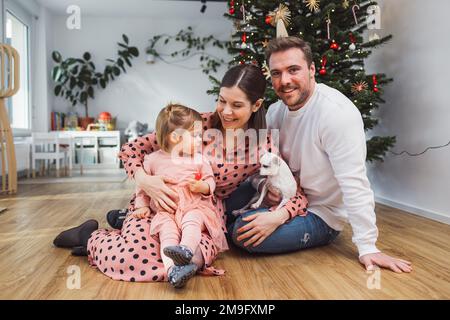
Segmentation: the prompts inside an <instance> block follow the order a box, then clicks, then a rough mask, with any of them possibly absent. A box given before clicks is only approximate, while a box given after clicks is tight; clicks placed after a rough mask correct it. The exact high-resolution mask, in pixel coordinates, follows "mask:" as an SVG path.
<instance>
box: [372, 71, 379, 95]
mask: <svg viewBox="0 0 450 320" xmlns="http://www.w3.org/2000/svg"><path fill="white" fill-rule="evenodd" d="M372 82H373V92H378V91H380V89H379V88H378V80H377V75H376V74H374V75H373V76H372Z"/></svg>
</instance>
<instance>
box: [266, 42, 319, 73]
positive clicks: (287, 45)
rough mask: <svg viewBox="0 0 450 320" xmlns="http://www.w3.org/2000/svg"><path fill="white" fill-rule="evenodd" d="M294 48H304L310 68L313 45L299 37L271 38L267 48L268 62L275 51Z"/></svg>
mask: <svg viewBox="0 0 450 320" xmlns="http://www.w3.org/2000/svg"><path fill="white" fill-rule="evenodd" d="M292 48H298V49H300V50H302V52H303V54H304V55H305V59H306V62H307V63H308V68H309V67H310V66H311V64H312V63H313V54H312V50H311V46H310V45H309V43H308V42H306V41H304V40H302V39H300V38H298V37H281V38H275V39H272V40H270V41H269V44H268V46H267V48H266V60H267V63H269V59H270V56H271V55H272V54H273V53H276V52H282V51H286V50H289V49H292Z"/></svg>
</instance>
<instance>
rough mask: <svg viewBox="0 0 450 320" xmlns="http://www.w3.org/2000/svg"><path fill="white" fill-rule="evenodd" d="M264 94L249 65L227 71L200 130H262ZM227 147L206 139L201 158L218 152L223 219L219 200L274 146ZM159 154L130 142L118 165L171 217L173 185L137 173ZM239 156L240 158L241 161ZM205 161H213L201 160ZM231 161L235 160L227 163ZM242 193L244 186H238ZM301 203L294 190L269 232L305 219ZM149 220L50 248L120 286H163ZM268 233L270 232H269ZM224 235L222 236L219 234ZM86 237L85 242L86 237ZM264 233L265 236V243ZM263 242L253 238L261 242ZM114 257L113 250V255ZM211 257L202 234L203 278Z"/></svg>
mask: <svg viewBox="0 0 450 320" xmlns="http://www.w3.org/2000/svg"><path fill="white" fill-rule="evenodd" d="M265 89H266V80H265V77H264V75H263V74H262V72H261V70H260V69H259V68H258V67H256V66H253V65H239V66H236V67H233V68H231V69H230V70H229V71H228V72H227V73H226V74H225V76H224V78H223V80H222V83H221V86H220V95H219V100H218V103H217V108H216V112H214V113H204V114H202V120H203V129H204V130H205V131H206V130H209V129H217V130H219V131H220V132H221V133H222V135H223V136H224V137H225V136H226V131H230V130H231V132H239V131H238V130H239V129H243V130H248V129H254V130H257V131H258V130H260V129H265V128H266V123H265V111H264V109H263V107H262V104H263V97H264V93H265ZM226 137H227V141H226V143H223V144H222V146H220V144H219V143H217V141H216V140H215V139H211V137H208V135H206V136H204V137H203V139H204V140H203V150H202V152H203V153H204V155H205V153H209V152H211V150H215V151H217V150H220V154H217V159H216V161H215V162H214V161H213V162H212V169H213V172H214V177H215V181H216V191H215V201H216V203H217V206H218V208H219V211H220V212H221V213H222V215H223V216H222V217H223V219H226V217H225V206H224V201H223V200H224V199H226V198H228V197H229V196H230V194H231V193H232V192H233V191H235V190H236V189H237V188H238V187H240V186H241V184H242V183H243V182H244V181H245V180H247V178H248V177H250V176H252V175H254V174H255V173H257V172H258V170H259V164H258V162H257V161H256V162H250V161H249V159H250V158H252V159H253V158H254V155H255V154H258V151H259V152H260V151H262V149H263V148H264V149H267V150H268V151H269V152H270V151H272V152H277V149H276V146H273V145H272V143H271V138H270V136H267V137H264V141H258V144H257V145H254V144H252V143H250V141H246V143H245V145H242V144H240V145H235V148H234V149H233V150H229V149H227V150H226V149H225V148H224V146H226V145H227V144H228V143H233V142H236V138H234V137H233V136H231V137H230V135H228V136H226ZM158 149H159V146H158V144H157V142H156V137H155V134H149V135H147V136H144V137H142V138H139V139H136V140H135V141H134V142H133V143H130V144H126V145H124V146H123V148H122V150H121V153H120V159H121V160H122V162H123V164H124V167H125V170H126V172H127V174H128V175H129V176H130V177H131V178H134V180H135V181H136V184H137V186H138V187H139V188H140V189H142V190H144V191H145V192H146V193H147V194H148V195H149V196H150V198H151V199H153V200H154V201H155V203H157V204H158V205H159V206H160V207H161V208H163V209H165V210H166V211H167V212H175V210H176V208H177V195H176V193H175V192H174V191H173V190H172V189H171V188H170V184H175V183H176V181H173V180H171V179H167V178H164V177H160V176H150V175H147V173H146V172H145V171H144V170H143V168H142V162H143V158H144V156H145V155H146V154H149V153H151V152H154V151H156V150H158ZM243 154H244V156H242V155H243ZM238 155H239V156H240V157H242V158H240V159H237V160H238V164H236V163H235V161H230V162H229V161H223V159H224V157H225V159H228V158H229V157H232V158H233V156H234V157H236V156H238ZM206 156H208V157H211V156H214V155H212V154H206ZM233 159H235V160H236V158H233ZM242 187H244V186H242ZM306 205H307V200H306V197H304V195H303V194H302V192H301V188H299V189H298V192H297V196H296V197H294V198H293V199H291V201H290V202H289V203H287V204H286V205H285V206H284V207H283V208H282V209H280V210H277V211H273V212H272V213H271V215H270V218H271V219H272V226H273V227H272V229H273V230H275V229H276V228H277V227H278V226H280V225H282V224H283V223H284V222H286V221H287V220H288V219H289V218H293V217H295V216H297V215H306ZM133 210H134V198H133V199H132V200H131V201H130V205H129V211H130V212H132V211H133ZM150 221H151V220H150V219H136V218H134V217H133V215H131V214H130V215H128V216H127V218H126V219H125V221H124V223H123V227H122V229H121V230H120V231H119V230H114V231H107V230H96V231H95V229H96V227H97V226H96V223H95V221H92V220H91V221H88V222H86V223H85V224H83V225H81V226H79V227H77V228H74V229H71V230H68V231H66V232H63V233H62V234H60V235H59V236H58V237H57V238H56V239H55V242H54V243H55V245H56V246H60V247H73V248H75V249H74V253H75V254H77V253H83V251H86V253H87V255H88V259H89V262H90V263H91V265H93V266H96V267H98V269H99V270H100V271H102V272H103V273H104V274H105V275H107V276H109V277H111V278H112V279H115V280H124V281H165V280H167V275H166V273H165V271H164V267H163V264H162V260H161V257H160V255H159V252H160V249H159V242H158V239H155V238H153V237H150V236H149V229H150ZM273 230H272V231H273ZM223 231H224V232H226V230H223ZM87 234H90V237H89V236H87ZM269 235H270V233H269V232H267V234H266V237H267V236H269ZM264 239H265V238H263V237H261V238H259V241H263V240H264ZM113 248H120V251H119V252H120V256H119V255H116V256H110V255H109V254H108V251H110V250H112V249H113ZM114 251H117V250H114ZM216 255H217V249H216V248H215V247H214V245H212V241H211V239H210V238H209V236H208V235H207V234H202V241H201V246H200V250H199V251H198V252H196V253H195V256H194V259H193V261H194V262H196V261H197V262H198V263H200V264H201V265H199V268H200V269H201V270H202V271H203V273H207V274H216V273H217V271H216V270H214V269H213V268H211V264H212V262H213V261H214V259H215V257H216Z"/></svg>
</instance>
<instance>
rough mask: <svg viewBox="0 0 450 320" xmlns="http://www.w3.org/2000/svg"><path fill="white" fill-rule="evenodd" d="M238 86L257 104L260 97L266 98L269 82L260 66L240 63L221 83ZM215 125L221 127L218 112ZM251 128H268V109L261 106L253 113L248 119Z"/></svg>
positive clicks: (229, 71)
mask: <svg viewBox="0 0 450 320" xmlns="http://www.w3.org/2000/svg"><path fill="white" fill-rule="evenodd" d="M234 86H237V87H238V88H239V89H241V90H242V91H243V92H244V93H245V95H246V96H247V99H248V100H249V101H250V102H251V103H252V104H255V103H256V102H257V101H258V100H259V99H264V94H265V92H266V87H267V82H266V78H265V77H264V74H263V73H262V71H261V69H260V68H259V67H258V66H255V65H253V64H240V65H238V66H235V67H232V68H231V69H229V70H228V71H227V73H225V76H224V77H223V79H222V83H221V84H220V87H221V88H224V87H225V88H232V87H234ZM213 120H214V121H213V126H214V127H215V128H219V127H221V123H220V118H219V116H218V115H217V113H216V114H215V115H214V118H213ZM248 128H249V129H255V130H259V129H266V128H267V125H266V110H265V109H264V106H261V108H259V110H258V111H256V112H255V113H253V114H252V115H251V117H250V119H249V121H248Z"/></svg>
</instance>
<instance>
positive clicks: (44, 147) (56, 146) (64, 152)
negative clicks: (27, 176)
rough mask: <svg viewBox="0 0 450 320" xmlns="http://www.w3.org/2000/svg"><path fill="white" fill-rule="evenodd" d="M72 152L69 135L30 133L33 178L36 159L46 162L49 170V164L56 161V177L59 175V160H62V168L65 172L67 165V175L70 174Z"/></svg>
mask: <svg viewBox="0 0 450 320" xmlns="http://www.w3.org/2000/svg"><path fill="white" fill-rule="evenodd" d="M73 153H74V143H73V138H72V137H71V136H70V135H65V134H64V133H61V132H42V133H41V132H39V133H37V132H35V133H33V134H32V145H31V170H32V172H33V178H35V177H36V161H37V160H43V161H44V171H45V163H47V169H48V170H50V165H51V163H53V161H55V162H56V177H58V178H59V176H60V168H61V167H60V162H61V160H63V161H64V168H65V172H66V174H67V167H69V172H68V174H69V176H70V175H71V174H72V163H73V161H72V159H73Z"/></svg>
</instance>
